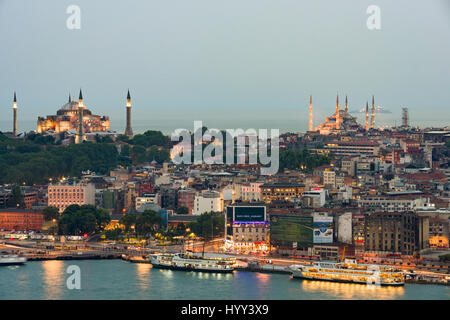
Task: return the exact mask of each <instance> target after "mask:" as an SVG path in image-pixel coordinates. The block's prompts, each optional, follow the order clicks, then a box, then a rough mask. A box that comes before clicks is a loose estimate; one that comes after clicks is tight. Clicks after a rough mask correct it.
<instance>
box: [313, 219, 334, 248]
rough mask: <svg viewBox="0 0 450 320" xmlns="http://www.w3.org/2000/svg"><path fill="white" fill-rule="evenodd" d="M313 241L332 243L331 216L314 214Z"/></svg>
mask: <svg viewBox="0 0 450 320" xmlns="http://www.w3.org/2000/svg"><path fill="white" fill-rule="evenodd" d="M313 228H314V238H313V240H314V243H333V217H322V216H314V226H313Z"/></svg>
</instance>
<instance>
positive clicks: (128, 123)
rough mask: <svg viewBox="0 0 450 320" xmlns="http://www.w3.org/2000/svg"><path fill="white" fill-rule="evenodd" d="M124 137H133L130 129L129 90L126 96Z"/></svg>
mask: <svg viewBox="0 0 450 320" xmlns="http://www.w3.org/2000/svg"><path fill="white" fill-rule="evenodd" d="M125 135H126V136H128V137H130V138H131V137H132V136H133V129H131V96H130V90H128V94H127V127H126V129H125Z"/></svg>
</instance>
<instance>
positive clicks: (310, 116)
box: [309, 95, 313, 131]
mask: <svg viewBox="0 0 450 320" xmlns="http://www.w3.org/2000/svg"><path fill="white" fill-rule="evenodd" d="M309 131H313V108H312V95H310V96H309Z"/></svg>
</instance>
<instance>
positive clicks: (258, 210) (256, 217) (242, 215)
mask: <svg viewBox="0 0 450 320" xmlns="http://www.w3.org/2000/svg"><path fill="white" fill-rule="evenodd" d="M265 221H266V207H265V206H234V207H233V223H257V222H259V223H263V222H265Z"/></svg>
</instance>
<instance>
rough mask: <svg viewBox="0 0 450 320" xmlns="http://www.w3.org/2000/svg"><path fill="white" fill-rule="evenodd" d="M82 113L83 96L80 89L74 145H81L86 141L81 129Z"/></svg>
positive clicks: (82, 128)
mask: <svg viewBox="0 0 450 320" xmlns="http://www.w3.org/2000/svg"><path fill="white" fill-rule="evenodd" d="M83 113H84V105H83V94H82V93H81V89H80V96H79V97H78V129H77V135H76V136H75V143H83V141H84V140H86V136H85V135H84V127H83Z"/></svg>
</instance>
